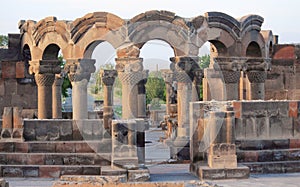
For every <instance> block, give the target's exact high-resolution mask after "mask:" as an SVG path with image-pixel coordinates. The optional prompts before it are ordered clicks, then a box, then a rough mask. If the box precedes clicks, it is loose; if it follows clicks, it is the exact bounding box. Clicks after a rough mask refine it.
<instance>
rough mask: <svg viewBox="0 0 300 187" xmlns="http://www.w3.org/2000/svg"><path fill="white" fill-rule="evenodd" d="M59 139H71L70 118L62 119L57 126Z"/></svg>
mask: <svg viewBox="0 0 300 187" xmlns="http://www.w3.org/2000/svg"><path fill="white" fill-rule="evenodd" d="M59 134H60V138H59V139H60V140H73V125H72V120H63V121H61V122H60V126H59Z"/></svg>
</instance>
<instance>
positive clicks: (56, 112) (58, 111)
mask: <svg viewBox="0 0 300 187" xmlns="http://www.w3.org/2000/svg"><path fill="white" fill-rule="evenodd" d="M63 81H64V78H63V77H62V76H61V74H56V75H55V79H54V83H53V85H52V118H53V119H61V118H62V101H61V86H62V84H63Z"/></svg>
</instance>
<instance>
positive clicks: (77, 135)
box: [72, 120, 83, 140]
mask: <svg viewBox="0 0 300 187" xmlns="http://www.w3.org/2000/svg"><path fill="white" fill-rule="evenodd" d="M81 124H82V123H80V122H78V121H77V120H74V121H73V124H72V129H73V140H83V136H82V125H81Z"/></svg>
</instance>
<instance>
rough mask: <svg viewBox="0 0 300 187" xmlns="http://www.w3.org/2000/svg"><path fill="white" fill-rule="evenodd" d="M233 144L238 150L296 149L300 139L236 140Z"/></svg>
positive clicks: (299, 144) (299, 146)
mask: <svg viewBox="0 0 300 187" xmlns="http://www.w3.org/2000/svg"><path fill="white" fill-rule="evenodd" d="M235 144H236V147H237V149H240V150H266V149H297V148H300V139H278V140H236V141H235Z"/></svg>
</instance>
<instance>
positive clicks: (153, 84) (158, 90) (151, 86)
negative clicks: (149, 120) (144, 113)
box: [146, 72, 166, 104]
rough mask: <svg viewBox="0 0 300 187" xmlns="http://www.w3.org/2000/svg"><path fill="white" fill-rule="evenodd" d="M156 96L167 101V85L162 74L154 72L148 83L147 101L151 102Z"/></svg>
mask: <svg viewBox="0 0 300 187" xmlns="http://www.w3.org/2000/svg"><path fill="white" fill-rule="evenodd" d="M155 98H159V99H160V100H163V101H166V86H165V81H164V80H163V78H162V77H161V76H160V74H159V73H153V72H152V73H150V75H149V77H148V80H147V83H146V103H147V104H150V103H151V101H152V100H153V99H155Z"/></svg>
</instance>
